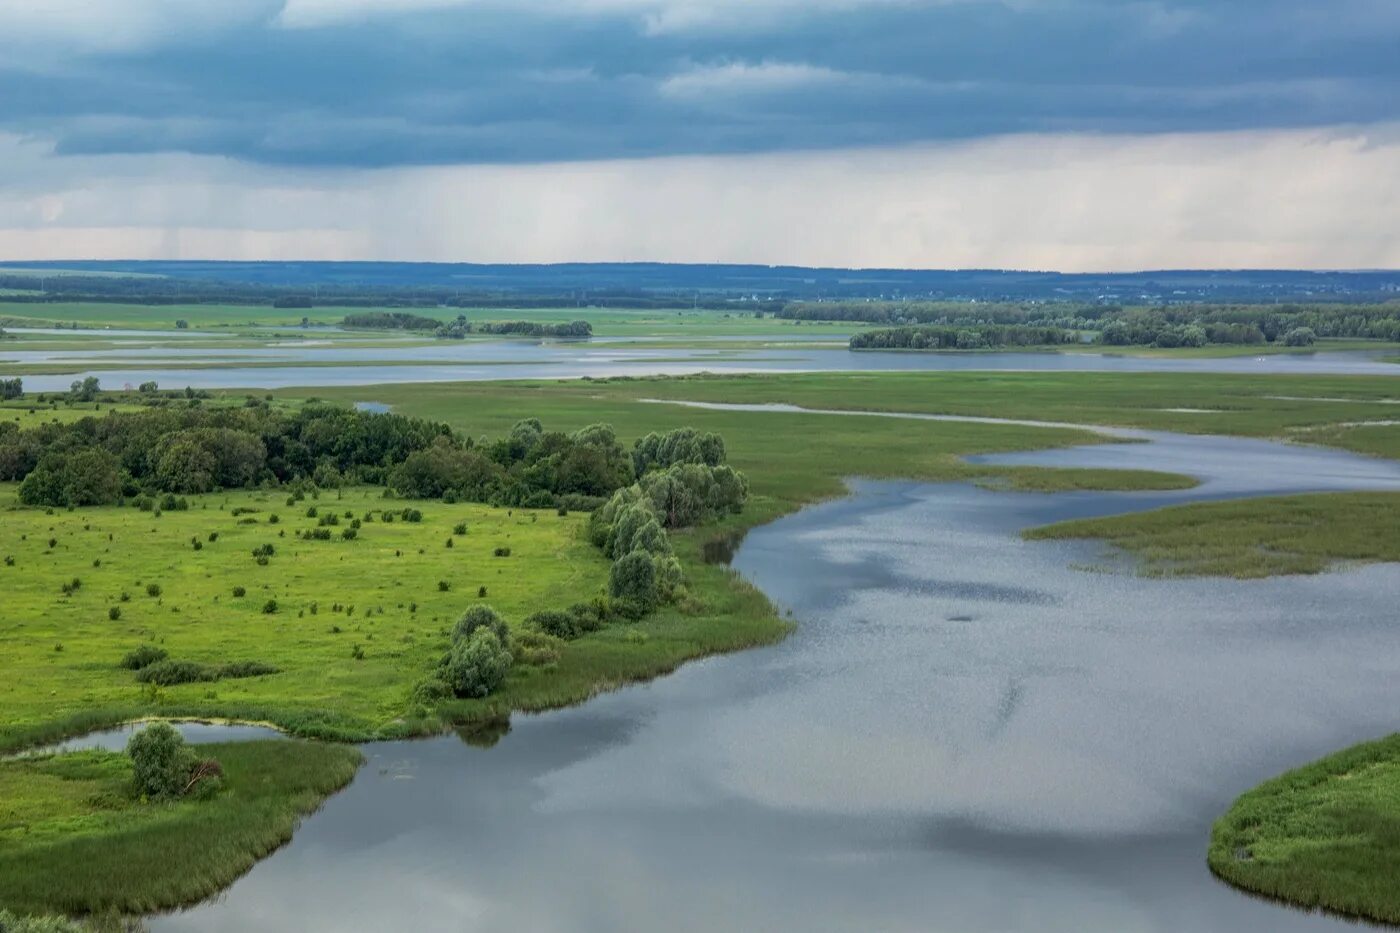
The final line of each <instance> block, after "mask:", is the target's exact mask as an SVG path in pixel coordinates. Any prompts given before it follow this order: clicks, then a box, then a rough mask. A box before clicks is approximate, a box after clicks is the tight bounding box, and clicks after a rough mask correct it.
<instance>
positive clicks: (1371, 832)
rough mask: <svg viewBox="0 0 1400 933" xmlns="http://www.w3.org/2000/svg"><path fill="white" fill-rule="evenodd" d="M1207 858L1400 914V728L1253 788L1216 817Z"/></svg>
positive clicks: (1342, 910) (1293, 896) (1286, 888)
mask: <svg viewBox="0 0 1400 933" xmlns="http://www.w3.org/2000/svg"><path fill="white" fill-rule="evenodd" d="M1208 861H1209V864H1210V868H1211V871H1213V872H1215V874H1216V875H1218V876H1219V877H1221V878H1223V879H1224V880H1226V881H1228V882H1229V883H1230V884H1233V885H1237V886H1239V887H1241V888H1244V889H1245V890H1247V891H1253V892H1255V893H1258V894H1262V895H1265V896H1268V897H1274V898H1278V899H1280V900H1283V901H1287V902H1288V903H1290V904H1295V905H1297V906H1299V907H1320V908H1323V909H1325V910H1329V911H1333V912H1336V913H1339V914H1345V915H1347V916H1351V917H1359V918H1364V919H1367V920H1376V921H1380V922H1383V923H1393V924H1400V884H1397V883H1396V879H1397V878H1400V735H1392V736H1390V737H1389V738H1387V739H1382V740H1380V741H1378V742H1368V743H1366V744H1363V745H1357V746H1355V747H1353V748H1349V749H1347V750H1346V751H1343V752H1338V753H1337V754H1335V755H1331V756H1329V757H1327V758H1324V759H1322V760H1321V761H1318V762H1314V763H1313V764H1309V765H1305V766H1303V767H1301V768H1298V769H1296V770H1293V771H1289V772H1288V773H1287V774H1284V775H1281V776H1279V777H1276V778H1273V779H1272V780H1269V781H1266V782H1264V783H1263V784H1261V785H1259V786H1258V787H1256V788H1255V789H1253V790H1251V791H1248V792H1247V793H1245V794H1244V795H1242V796H1241V797H1240V798H1239V799H1238V800H1236V801H1235V802H1234V804H1233V805H1232V806H1231V807H1230V809H1229V810H1228V811H1227V812H1226V813H1225V815H1224V816H1222V817H1221V818H1220V819H1219V820H1218V821H1217V822H1216V824H1215V827H1214V829H1213V830H1212V832H1211V839H1210V851H1209V855H1208Z"/></svg>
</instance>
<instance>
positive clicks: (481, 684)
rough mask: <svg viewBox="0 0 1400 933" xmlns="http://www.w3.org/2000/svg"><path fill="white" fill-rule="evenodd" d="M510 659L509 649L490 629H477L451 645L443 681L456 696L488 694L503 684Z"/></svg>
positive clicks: (508, 669) (512, 661)
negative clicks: (445, 679)
mask: <svg viewBox="0 0 1400 933" xmlns="http://www.w3.org/2000/svg"><path fill="white" fill-rule="evenodd" d="M514 661H515V658H514V657H513V656H512V655H511V653H510V649H508V648H507V647H506V646H505V645H504V644H502V643H501V640H500V638H498V637H497V636H496V633H495V632H494V631H492V630H491V629H489V628H478V629H476V630H475V631H473V632H472V633H471V635H470V636H469V637H467V638H465V639H462V640H460V641H456V642H454V644H453V645H452V650H451V651H450V652H449V654H448V658H447V666H446V672H445V673H446V675H447V682H448V684H450V685H451V687H452V692H453V693H455V694H456V695H457V696H459V697H473V698H480V697H484V696H488V695H490V694H491V693H493V692H495V691H496V690H497V689H498V688H499V687H500V686H501V684H503V683H505V679H506V675H507V674H508V673H509V672H510V666H511V664H512V663H514Z"/></svg>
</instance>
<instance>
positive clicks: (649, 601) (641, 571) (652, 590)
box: [608, 551, 657, 613]
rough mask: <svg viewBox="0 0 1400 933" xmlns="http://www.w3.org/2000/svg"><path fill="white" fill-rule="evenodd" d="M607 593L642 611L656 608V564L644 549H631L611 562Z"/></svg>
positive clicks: (645, 611)
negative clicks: (628, 552) (631, 550)
mask: <svg viewBox="0 0 1400 933" xmlns="http://www.w3.org/2000/svg"><path fill="white" fill-rule="evenodd" d="M608 595H610V596H611V597H612V598H613V599H618V600H623V601H624V602H629V603H632V604H633V605H635V606H637V607H638V609H640V610H641V612H643V613H647V612H650V611H651V610H652V609H655V608H656V602H657V588H656V565H655V564H654V563H653V562H652V559H651V555H650V554H648V553H647V552H645V551H633V552H632V553H630V554H625V555H623V556H622V557H620V558H618V559H617V560H616V561H614V562H613V565H612V570H611V571H610V572H609V573H608Z"/></svg>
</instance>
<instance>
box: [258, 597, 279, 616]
mask: <svg viewBox="0 0 1400 933" xmlns="http://www.w3.org/2000/svg"><path fill="white" fill-rule="evenodd" d="M262 611H263V615H265V616H270V615H272V614H273V613H274V612H276V611H277V600H275V599H269V600H268V601H267V602H265V603H263V610H262Z"/></svg>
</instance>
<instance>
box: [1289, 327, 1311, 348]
mask: <svg viewBox="0 0 1400 933" xmlns="http://www.w3.org/2000/svg"><path fill="white" fill-rule="evenodd" d="M1316 340H1317V334H1316V333H1315V332H1314V331H1313V329H1312V328H1311V327H1295V328H1293V329H1292V330H1290V331H1289V332H1288V333H1286V334H1284V335H1283V345H1284V346H1286V347H1310V346H1312V345H1313V343H1314V342H1316Z"/></svg>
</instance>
